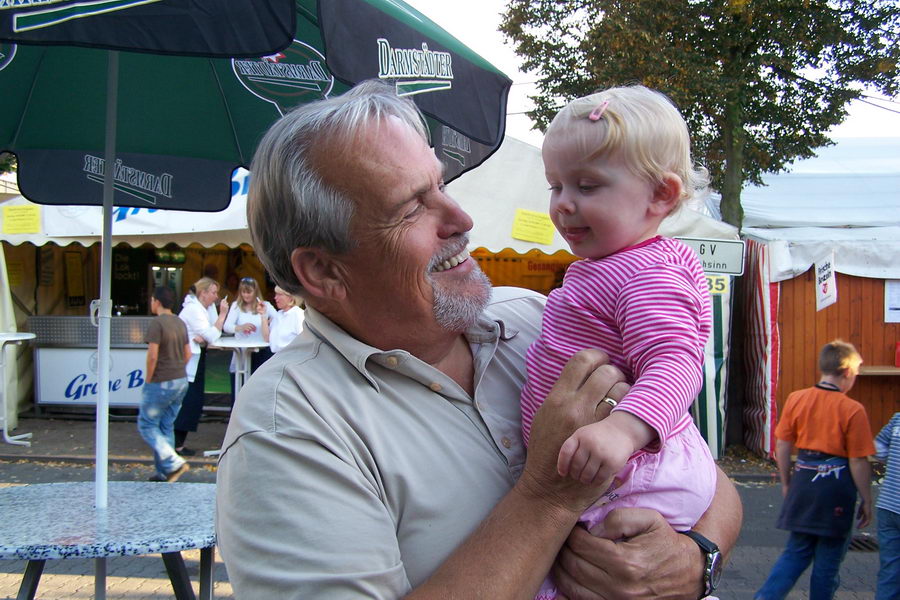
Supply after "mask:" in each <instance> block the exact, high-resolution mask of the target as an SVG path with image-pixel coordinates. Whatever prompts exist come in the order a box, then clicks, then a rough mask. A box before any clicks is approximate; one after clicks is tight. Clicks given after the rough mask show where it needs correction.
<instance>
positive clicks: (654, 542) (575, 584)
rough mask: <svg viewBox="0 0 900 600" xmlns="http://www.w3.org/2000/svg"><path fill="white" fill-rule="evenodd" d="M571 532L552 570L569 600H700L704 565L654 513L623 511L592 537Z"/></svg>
mask: <svg viewBox="0 0 900 600" xmlns="http://www.w3.org/2000/svg"><path fill="white" fill-rule="evenodd" d="M594 533H595V535H598V536H602V537H595V535H592V534H590V533H588V532H587V531H586V530H585V529H583V528H582V527H576V528H575V529H573V530H572V533H571V535H569V539H568V540H567V541H566V544H565V546H563V548H562V550H561V551H560V553H559V557H558V558H557V561H556V564H555V566H554V568H553V572H552V575H553V578H554V580H555V581H556V584H557V587H558V588H559V591H560V594H561V596H560V597H561V598H567V599H569V600H626V599H627V600H635V599H646V600H649V599H651V598H659V599H669V600H675V599H678V600H696V599H697V598H699V597H700V596H701V589H700V586H701V581H702V580H703V573H702V565H703V561H701V560H697V556H699V554H700V551H699V548H697V544H696V543H694V541H693V540H691V539H690V538H688V537H687V536H684V535H680V534H678V533H676V532H675V530H673V529H672V528H671V527H670V526H669V524H668V523H666V521H665V520H664V519H663V518H662V516H660V514H659V513H657V512H656V511H653V510H647V509H642V508H621V509H618V510H614V511H612V512H610V513H609V515H608V516H607V517H606V520H604V521H603V522H602V523H601V524H599V525H598V526H597V527H596V528H595V531H594Z"/></svg>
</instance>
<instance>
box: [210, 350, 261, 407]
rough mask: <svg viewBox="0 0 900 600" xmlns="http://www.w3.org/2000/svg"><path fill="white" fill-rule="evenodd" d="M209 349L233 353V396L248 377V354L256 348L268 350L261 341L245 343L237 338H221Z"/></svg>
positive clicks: (238, 391)
mask: <svg viewBox="0 0 900 600" xmlns="http://www.w3.org/2000/svg"><path fill="white" fill-rule="evenodd" d="M209 347H210V348H220V349H223V350H224V349H230V350H232V351H234V358H235V367H234V396H235V398H237V395H238V394H240V393H241V387H242V386H243V385H244V382H245V381H247V378H248V377H250V353H251V351H253V350H255V349H258V348H268V347H269V343H268V342H263V341H247V340H242V339H241V338H239V337H236V336H235V337H231V336H229V337H225V336H222V337H220V338H219V339H217V340H216V341H215V342H213V343H211V344H210V345H209Z"/></svg>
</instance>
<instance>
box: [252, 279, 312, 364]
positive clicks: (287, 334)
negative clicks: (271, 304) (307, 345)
mask: <svg viewBox="0 0 900 600" xmlns="http://www.w3.org/2000/svg"><path fill="white" fill-rule="evenodd" d="M302 305H303V300H302V299H301V298H299V297H298V296H294V295H292V294H289V293H287V292H286V291H284V290H283V289H281V288H280V287H278V286H277V285H276V286H275V306H277V307H278V312H277V313H276V314H275V318H274V319H272V322H271V323H269V324H268V325H267V324H265V323H263V326H262V336H263V339H264V340H266V341H267V342H269V349H270V350H271V351H272V354H274V353H276V352H278V351H279V350H281V349H282V348H284V347H285V346H287V345H288V344H290V343H291V341H292V340H293V339H294V338H295V337H297V335H298V334H299V333H300V332H301V331H303V308H302Z"/></svg>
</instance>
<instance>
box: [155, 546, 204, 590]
mask: <svg viewBox="0 0 900 600" xmlns="http://www.w3.org/2000/svg"><path fill="white" fill-rule="evenodd" d="M162 559H163V563H165V565H166V572H167V573H168V574H169V581H171V582H172V591H173V592H175V598H176V600H196V597H195V596H194V588H193V587H192V586H191V578H190V577H188V572H187V568H186V567H185V566H184V558H183V557H182V556H181V552H163V553H162Z"/></svg>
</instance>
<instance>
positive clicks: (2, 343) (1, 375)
mask: <svg viewBox="0 0 900 600" xmlns="http://www.w3.org/2000/svg"><path fill="white" fill-rule="evenodd" d="M34 338H35V335H34V334H33V333H30V332H27V331H14V332H10V333H0V398H2V400H3V401H2V402H0V410H2V411H3V412H2V413H0V420H2V421H3V441H4V442H6V443H7V444H17V445H19V446H31V442H29V441H28V440H29V439H30V438H31V434H30V433H20V434H18V435H10V434H9V424H8V419H7V418H6V417H7V415H8V414H9V413H8V412H7V406H6V404H7V399H6V344H19V343H21V342H24V341H26V340H33V339H34Z"/></svg>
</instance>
